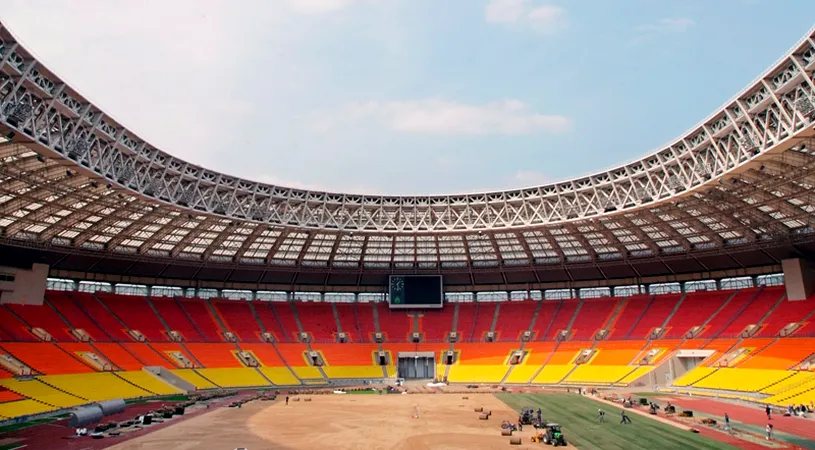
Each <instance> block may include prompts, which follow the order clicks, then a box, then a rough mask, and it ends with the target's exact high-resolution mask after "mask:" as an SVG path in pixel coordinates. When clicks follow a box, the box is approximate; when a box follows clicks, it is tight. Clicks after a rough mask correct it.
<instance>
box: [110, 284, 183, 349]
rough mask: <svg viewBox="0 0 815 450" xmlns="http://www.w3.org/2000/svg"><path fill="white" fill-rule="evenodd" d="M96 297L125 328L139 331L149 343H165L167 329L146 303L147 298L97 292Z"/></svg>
mask: <svg viewBox="0 0 815 450" xmlns="http://www.w3.org/2000/svg"><path fill="white" fill-rule="evenodd" d="M96 297H97V298H98V299H99V300H100V301H101V302H102V303H104V304H105V306H107V307H108V309H109V310H110V312H112V313H113V314H114V315H115V316H116V317H118V318H119V320H120V321H122V322H123V323H124V324H125V325H127V328H129V329H131V330H138V331H140V332H141V333H142V334H143V335H144V337H146V338H147V340H148V341H150V342H162V341H167V335H166V333H167V329H166V328H164V324H162V323H161V320H159V318H158V316H156V314H155V313H153V309H152V308H150V305H149V304H148V303H147V297H141V296H135V295H113V294H107V293H104V292H99V293H97V294H96Z"/></svg>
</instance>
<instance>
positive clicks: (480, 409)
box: [473, 406, 484, 412]
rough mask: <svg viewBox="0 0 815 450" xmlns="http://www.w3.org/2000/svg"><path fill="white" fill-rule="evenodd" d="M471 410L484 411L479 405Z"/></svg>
mask: <svg viewBox="0 0 815 450" xmlns="http://www.w3.org/2000/svg"><path fill="white" fill-rule="evenodd" d="M473 411H475V412H481V411H484V408H482V407H480V406H479V407H478V408H473Z"/></svg>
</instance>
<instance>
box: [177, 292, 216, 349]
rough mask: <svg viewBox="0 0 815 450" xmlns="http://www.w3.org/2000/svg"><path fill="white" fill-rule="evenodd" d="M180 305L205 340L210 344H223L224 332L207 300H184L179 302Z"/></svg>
mask: <svg viewBox="0 0 815 450" xmlns="http://www.w3.org/2000/svg"><path fill="white" fill-rule="evenodd" d="M179 303H180V304H181V309H183V310H184V311H185V312H186V313H187V315H188V316H189V318H190V320H191V321H192V323H193V324H194V325H195V328H196V329H197V330H198V331H200V332H201V334H202V335H203V336H204V339H206V340H207V341H209V342H223V335H222V333H223V330H221V326H220V325H218V323H217V322H216V321H215V317H213V316H212V313H211V312H210V309H209V305H207V302H206V301H205V300H200V299H197V300H196V299H183V300H179Z"/></svg>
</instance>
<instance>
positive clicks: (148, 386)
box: [116, 370, 184, 395]
mask: <svg viewBox="0 0 815 450" xmlns="http://www.w3.org/2000/svg"><path fill="white" fill-rule="evenodd" d="M116 375H118V376H119V377H121V378H122V379H123V380H125V381H127V382H129V383H133V384H135V385H136V386H138V387H140V388H142V389H144V390H145V391H147V392H150V393H151V394H155V395H173V394H183V393H184V391H182V390H181V389H178V388H177V387H175V386H172V385H170V384H168V383H165V382H164V381H162V380H160V379H159V378H158V377H156V376H155V375H153V374H151V373H148V372H145V371H143V370H139V371H133V372H117V373H116Z"/></svg>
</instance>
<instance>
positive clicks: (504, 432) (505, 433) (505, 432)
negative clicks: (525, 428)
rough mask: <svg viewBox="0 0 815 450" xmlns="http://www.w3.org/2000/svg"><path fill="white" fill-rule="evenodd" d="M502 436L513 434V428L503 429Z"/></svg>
mask: <svg viewBox="0 0 815 450" xmlns="http://www.w3.org/2000/svg"><path fill="white" fill-rule="evenodd" d="M501 436H512V430H509V429H507V428H504V429H503V430H501Z"/></svg>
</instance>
